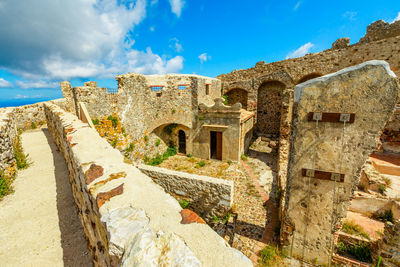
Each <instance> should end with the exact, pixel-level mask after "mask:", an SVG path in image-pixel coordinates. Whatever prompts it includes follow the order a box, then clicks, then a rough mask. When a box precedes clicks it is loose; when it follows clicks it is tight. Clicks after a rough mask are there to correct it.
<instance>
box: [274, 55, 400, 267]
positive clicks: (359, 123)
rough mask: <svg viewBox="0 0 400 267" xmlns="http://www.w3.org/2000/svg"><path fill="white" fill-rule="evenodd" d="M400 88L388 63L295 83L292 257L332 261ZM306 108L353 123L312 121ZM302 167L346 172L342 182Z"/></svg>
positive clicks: (285, 235)
mask: <svg viewBox="0 0 400 267" xmlns="http://www.w3.org/2000/svg"><path fill="white" fill-rule="evenodd" d="M399 90H400V88H399V84H398V81H397V78H396V76H395V74H394V73H393V72H392V71H391V70H390V68H389V65H388V64H387V63H386V62H384V61H369V62H366V63H363V64H360V65H358V66H355V67H351V68H347V69H343V70H341V71H339V72H337V73H333V74H330V75H326V76H323V77H320V78H317V79H313V80H310V81H308V82H306V83H302V84H300V85H297V86H296V88H295V97H294V100H295V107H294V116H293V128H292V132H291V149H290V155H289V168H288V184H287V189H286V191H287V195H286V201H287V202H286V205H285V207H284V208H285V210H284V217H283V222H282V223H283V227H282V229H281V238H282V241H283V243H284V245H285V246H286V248H287V249H288V250H290V254H291V255H293V256H294V257H297V258H301V259H302V260H305V261H308V262H311V261H312V260H313V259H315V258H318V262H320V263H327V262H328V261H329V260H328V259H329V257H330V252H331V245H332V242H331V240H332V239H331V238H332V234H333V232H334V231H335V230H334V229H336V227H337V226H338V224H340V219H341V218H343V217H344V216H345V214H346V211H347V208H348V205H349V199H350V197H351V196H352V190H353V189H354V188H355V186H356V184H357V182H358V181H357V179H358V177H359V174H360V171H361V167H362V166H363V164H364V162H365V160H366V159H367V157H368V155H369V154H370V153H371V152H372V151H373V150H374V149H375V148H376V146H377V142H378V138H379V135H380V131H381V130H382V128H383V127H384V125H385V124H386V122H387V120H388V119H389V118H390V116H391V115H392V113H393V109H394V107H395V104H396V103H397V101H398V99H399ZM361 103H362V104H361ZM308 112H338V113H354V114H355V121H354V123H347V124H345V125H344V123H340V122H319V123H318V124H317V123H316V122H315V121H308ZM304 168H305V169H312V170H320V171H326V172H333V173H341V174H344V182H334V181H332V180H329V178H328V180H321V179H316V178H310V176H307V175H306V176H307V177H306V176H303V173H302V169H304ZM338 228H340V226H339V227H338Z"/></svg>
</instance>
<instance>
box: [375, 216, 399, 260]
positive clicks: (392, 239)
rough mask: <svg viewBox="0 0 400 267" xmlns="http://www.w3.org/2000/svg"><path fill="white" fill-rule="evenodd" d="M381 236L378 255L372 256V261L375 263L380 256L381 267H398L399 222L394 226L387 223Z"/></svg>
mask: <svg viewBox="0 0 400 267" xmlns="http://www.w3.org/2000/svg"><path fill="white" fill-rule="evenodd" d="M383 236H384V237H383V240H382V242H381V244H380V247H379V254H378V255H373V257H374V260H375V261H377V260H378V258H379V256H381V257H382V264H383V266H388V267H396V266H400V220H397V221H396V222H395V223H394V224H393V223H390V222H387V223H386V224H385V231H384V233H383Z"/></svg>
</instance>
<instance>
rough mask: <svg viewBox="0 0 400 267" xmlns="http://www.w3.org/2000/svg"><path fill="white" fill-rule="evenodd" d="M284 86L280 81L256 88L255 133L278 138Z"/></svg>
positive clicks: (265, 83) (269, 82)
mask: <svg viewBox="0 0 400 267" xmlns="http://www.w3.org/2000/svg"><path fill="white" fill-rule="evenodd" d="M285 88H286V85H285V84H284V83H282V82H280V81H276V80H275V81H267V82H264V83H262V84H261V85H260V87H259V88H258V96H257V133H258V134H260V135H273V136H279V134H280V124H281V113H282V100H283V93H284V90H285Z"/></svg>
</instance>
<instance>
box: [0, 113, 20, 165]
mask: <svg viewBox="0 0 400 267" xmlns="http://www.w3.org/2000/svg"><path fill="white" fill-rule="evenodd" d="M16 137H17V128H16V120H15V108H0V171H4V170H5V169H7V168H8V167H10V166H13V165H15V159H14V148H13V146H14V142H15V138H16Z"/></svg>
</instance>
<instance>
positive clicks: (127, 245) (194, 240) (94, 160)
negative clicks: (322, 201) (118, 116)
mask: <svg viewBox="0 0 400 267" xmlns="http://www.w3.org/2000/svg"><path fill="white" fill-rule="evenodd" d="M45 113H46V119H47V125H48V127H49V132H50V133H51V135H52V136H53V138H54V140H55V143H56V144H57V146H58V148H59V149H60V151H61V152H62V154H63V155H64V158H65V160H66V162H67V165H68V169H69V173H70V182H71V185H72V192H73V195H74V198H75V203H76V205H77V206H78V210H79V217H80V219H81V222H82V225H83V228H84V232H85V236H86V238H87V240H88V247H89V250H90V252H91V254H92V258H93V261H94V263H95V266H119V265H120V266H134V265H137V264H141V265H157V266H200V265H202V266H251V262H250V260H249V259H247V258H246V257H245V256H244V255H243V254H241V253H240V252H239V251H237V250H235V249H233V248H231V247H229V246H228V245H227V244H226V243H225V241H224V240H223V239H222V238H221V237H220V236H218V235H217V233H215V232H214V231H213V230H212V229H211V228H210V227H208V226H207V225H205V224H197V223H190V224H186V225H182V224H181V220H182V216H181V214H180V213H182V209H181V207H180V206H179V204H178V202H177V201H176V200H175V199H174V198H172V197H171V196H170V195H168V194H167V193H165V192H164V190H163V189H162V188H161V187H160V186H158V185H156V184H155V183H154V182H153V181H152V180H151V178H149V177H148V176H146V175H144V174H142V173H141V172H140V171H139V170H138V169H137V168H135V167H133V166H132V165H128V164H125V163H123V157H122V155H121V154H120V152H119V151H118V150H116V149H113V148H112V147H111V146H110V145H109V144H108V143H107V142H106V140H104V139H102V138H101V137H100V136H99V135H98V133H97V132H96V131H95V130H93V129H92V128H91V127H89V126H88V125H87V124H86V123H83V122H81V121H79V120H78V118H77V117H76V116H74V115H72V114H70V113H68V112H65V111H64V110H62V109H60V108H59V107H57V106H55V105H53V104H45Z"/></svg>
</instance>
